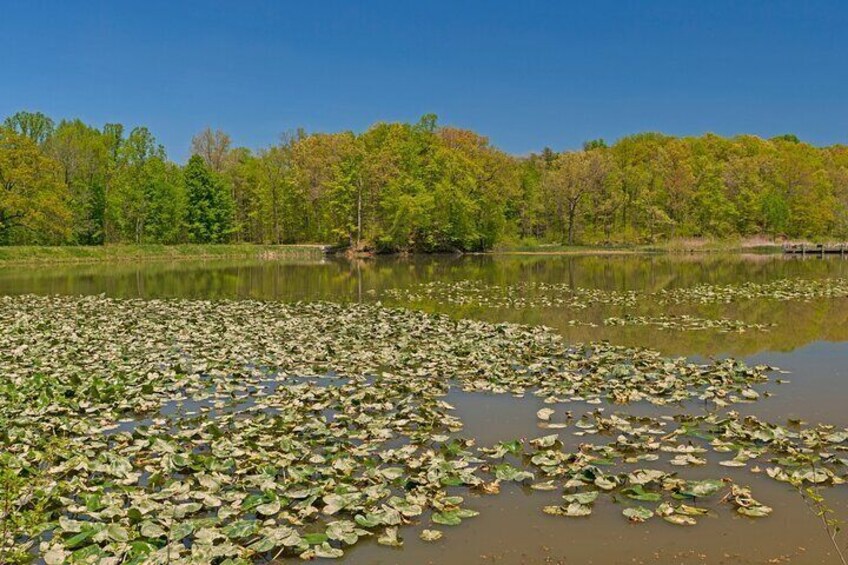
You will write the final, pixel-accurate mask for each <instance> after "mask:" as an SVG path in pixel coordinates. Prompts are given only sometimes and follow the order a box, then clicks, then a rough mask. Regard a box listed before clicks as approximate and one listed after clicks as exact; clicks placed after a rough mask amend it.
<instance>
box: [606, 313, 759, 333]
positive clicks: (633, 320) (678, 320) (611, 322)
mask: <svg viewBox="0 0 848 565" xmlns="http://www.w3.org/2000/svg"><path fill="white" fill-rule="evenodd" d="M604 325H605V326H655V327H657V328H659V329H661V330H676V331H684V332H690V331H703V330H716V331H719V332H736V333H743V332H746V331H759V332H765V331H768V330H769V328H771V327H772V326H771V325H769V324H752V323H748V322H743V321H742V320H729V319H726V318H719V319H715V320H714V319H709V318H699V317H697V316H689V315H688V314H684V315H681V316H671V315H668V316H633V315H629V314H628V315H625V316H622V317H620V318H605V319H604Z"/></svg>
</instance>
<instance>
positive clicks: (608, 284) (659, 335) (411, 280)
mask: <svg viewBox="0 0 848 565" xmlns="http://www.w3.org/2000/svg"><path fill="white" fill-rule="evenodd" d="M846 276H848V260H844V259H840V258H839V257H833V258H827V259H818V258H807V259H800V258H786V257H783V256H780V255H759V256H758V255H745V256H740V255H715V256H703V255H701V256H669V255H659V256H646V255H638V256H634V255H610V256H497V257H496V256H438V257H409V258H393V257H384V258H377V259H374V260H363V261H354V262H349V261H346V260H342V259H326V260H323V261H316V262H313V263H303V262H301V263H281V262H275V261H244V260H238V261H196V262H169V263H155V262H145V263H137V264H118V265H106V264H90V265H64V266H56V265H50V266H38V267H21V266H14V267H5V268H2V269H0V294H19V293H38V294H100V293H105V294H106V295H107V296H114V297H147V298H153V297H188V298H207V299H219V298H236V299H237V298H256V299H263V300H286V301H293V300H333V301H371V300H382V301H384V302H386V303H390V304H397V305H409V304H407V303H406V302H404V301H399V300H393V299H390V298H389V297H387V296H386V295H385V294H384V291H385V290H387V289H391V288H407V287H413V286H415V285H417V284H420V283H425V282H429V281H460V280H465V279H472V280H479V281H483V282H485V283H487V284H492V285H500V286H505V285H509V284H513V283H516V282H520V281H534V282H544V283H558V284H560V283H566V284H568V285H570V286H573V287H586V288H599V289H603V290H616V291H625V290H636V291H640V292H643V293H652V292H656V291H659V290H662V289H670V288H675V287H688V286H693V285H696V284H701V283H707V284H721V285H724V284H738V283H742V282H746V281H753V282H757V283H766V282H769V281H773V280H777V279H781V278H790V277H792V278H828V277H846ZM412 305H413V306H415V307H419V308H424V309H426V310H430V311H441V312H446V313H449V314H451V315H453V316H463V317H478V318H483V319H488V320H503V321H511V322H519V323H526V324H544V325H547V326H551V327H554V328H557V329H558V330H560V331H561V333H562V334H563V335H564V336H565V338H566V339H568V340H569V341H587V340H597V339H608V340H610V341H612V342H615V343H621V344H627V345H647V346H650V347H653V348H655V349H659V350H660V351H663V352H665V353H667V354H674V355H702V356H708V355H723V354H732V355H753V354H756V353H759V352H763V351H792V350H793V349H796V348H798V347H801V346H803V345H805V344H808V343H812V342H815V341H844V340H846V339H848V299H836V300H818V301H810V302H802V301H788V302H778V301H775V300H769V299H761V300H745V301H739V302H735V303H732V304H708V305H694V304H682V305H673V306H663V305H660V304H657V303H656V301H652V300H646V301H642V302H639V303H637V304H636V305H635V306H616V305H597V306H593V307H590V308H588V309H586V310H579V311H575V310H569V309H566V308H528V309H523V310H516V309H490V308H485V307H481V306H471V305H468V306H457V305H454V304H439V303H437V302H433V301H430V302H421V303H416V304H412ZM662 313H666V314H675V315H679V314H691V315H697V316H701V317H705V318H731V319H739V320H743V321H745V322H749V323H758V324H775V327H773V328H771V329H770V330H769V331H768V332H765V333H763V332H758V331H748V332H744V333H721V332H719V331H710V330H704V331H694V332H679V331H670V330H662V329H659V328H649V327H644V326H621V327H604V326H603V320H604V319H605V318H607V317H612V316H621V315H623V314H633V315H637V316H650V315H658V314H662ZM571 320H581V321H585V322H593V323H595V324H597V325H598V326H599V327H589V326H585V325H578V326H574V325H570V324H569V322H570V321H571Z"/></svg>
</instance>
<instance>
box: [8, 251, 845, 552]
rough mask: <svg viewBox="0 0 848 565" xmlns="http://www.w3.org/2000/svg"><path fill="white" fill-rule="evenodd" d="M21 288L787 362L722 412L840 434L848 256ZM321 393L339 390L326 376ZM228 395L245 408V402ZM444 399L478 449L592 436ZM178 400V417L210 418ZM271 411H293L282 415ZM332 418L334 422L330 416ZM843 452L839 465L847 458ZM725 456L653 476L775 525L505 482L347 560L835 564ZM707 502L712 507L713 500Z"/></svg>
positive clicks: (544, 259)
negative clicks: (748, 505) (224, 303)
mask: <svg viewBox="0 0 848 565" xmlns="http://www.w3.org/2000/svg"><path fill="white" fill-rule="evenodd" d="M29 294H34V295H40V296H53V295H62V296H77V295H90V296H98V295H104V296H105V297H108V298H118V299H130V298H131V299H144V300H150V299H165V298H168V299H170V298H180V299H203V300H211V301H219V300H223V299H226V300H236V301H242V300H257V301H273V302H285V303H292V302H298V301H305V302H313V301H330V302H337V303H343V304H350V303H363V304H370V305H373V304H376V303H380V304H382V305H385V306H390V307H405V308H411V309H414V310H420V311H424V312H427V313H441V314H447V315H448V316H450V317H452V318H455V319H473V320H480V321H484V322H491V323H501V322H511V323H517V324H523V325H531V326H540V325H541V326H546V327H548V328H551V330H552V331H553V332H554V333H556V334H557V335H559V336H561V337H562V340H563V342H564V343H565V344H578V343H589V342H599V341H608V342H609V343H611V344H613V345H621V346H629V347H636V348H649V349H651V350H656V351H658V352H660V353H661V354H662V355H664V356H668V357H678V356H682V357H686V358H687V359H688V360H689V361H691V362H694V363H711V362H713V361H716V360H721V359H725V358H728V357H734V358H738V359H740V360H742V361H744V362H746V363H747V364H748V365H750V366H755V365H769V366H774V367H778V368H779V369H781V370H782V371H786V372H788V374H783V373H780V374H777V375H771V381H770V382H769V383H768V384H767V385H764V386H761V387H758V388H757V390H758V391H759V393H754V394H758V395H761V396H759V398H758V399H757V401H756V402H744V401H743V402H741V403H739V404H735V405H732V406H729V407H728V409H731V410H736V411H737V412H739V413H740V414H741V415H740V418H744V417H745V416H747V415H751V416H755V417H757V418H759V419H761V420H763V421H767V422H771V423H774V424H780V425H782V426H789V427H792V426H795V425H797V424H798V422H799V421H800V422H803V424H802V425H804V426H815V425H818V424H829V425H833V426H835V429H842V428H845V427H848V410H846V408H845V407H846V405H848V403H846V399H848V397H846V394H845V390H846V389H845V386H846V384H848V298H846V296H848V260H844V259H841V258H839V257H832V258H812V257H809V258H800V257H783V256H779V255H723V254H721V255H719V254H717V255H685V256H676V255H624V254H622V255H562V256H538V255H504V256H493V255H466V256H425V257H421V256H411V257H400V258H398V257H379V258H375V259H363V260H354V261H348V260H344V259H339V258H325V259H321V260H315V261H312V262H310V261H298V262H276V261H259V260H257V261H245V260H237V261H224V260H221V261H190V262H180V263H172V262H169V263H159V262H141V263H134V264H108V265H107V264H84V265H50V266H15V267H3V268H0V295H8V296H20V295H29ZM62 307H64V306H62ZM133 308H136V307H135V306H134V307H133ZM138 308H142V307H141V306H138ZM133 311H135V310H133ZM204 311H205V310H204ZM222 319H223V318H222ZM269 320H270V318H269ZM717 321H722V322H717ZM234 331H235V330H234ZM375 347H379V343H375ZM332 361H333V360H329V363H330V364H332ZM775 377H777V378H775ZM778 379H782V380H783V381H785V382H783V384H779V382H778ZM464 382H465V383H466V385H467V384H468V382H469V381H464ZM253 385H255V387H254V389H252V392H251V394H254V396H256V397H257V398H260V397H261V395H262V394H268V397H269V398H270V397H272V396H274V395H275V394H278V391H276V390H275V389H274V388H273V387H269V388H267V389H263V388H262V384H261V381H260V380H257V381H255V382H254V383H253ZM253 385H252V386H253ZM320 385H321V387H331V386H336V385H334V383H333V379H332V378H330V379H326V380H322V382H321V383H320ZM310 386H311V385H310ZM339 386H341V385H339ZM741 390H742V389H740V391H741ZM257 391H258V392H257ZM195 392H196V391H195ZM230 392H231V393H232V394H231V395H232V396H233V397H235V395H236V394H237V392H238V391H237V389H234V391H230ZM743 392H744V391H743ZM245 394H247V392H246V393H245ZM257 395H258V396H257ZM275 398H276V397H275ZM441 398H442V400H444V401H445V402H447V403H448V404H449V405H450V406H451V407H452V408H453V410H452V411H451V416H453V417H455V418H457V419H458V420H460V421H461V423H462V429H461V434H459V435H461V437H463V438H473V440H474V444H475V445H476V446H493V445H497V444H498V442H510V441H512V440H515V439H522V438H523V439H532V438H537V437H539V436H545V435H546V434H549V433H551V432H552V431H555V432H558V433H559V435H560V440H559V441H561V442H562V444H563V447H564V448H565V449H573V450H578V449H579V446H580V443H581V442H582V441H584V439H587V438H585V437H584V436H581V435H575V434H574V432H575V428H574V427H573V426H569V427H568V428H563V429H557V428H555V429H553V430H549V429H547V428H548V424H547V420H546V419H545V418H542V417H540V416H538V414H537V413H539V411H540V410H543V409H544V408H545V407H546V406H548V405H549V404H547V403H546V402H545V400H544V398H543V397H541V396H536V395H533V394H522V395H517V394H492V393H491V392H487V391H486V390H475V389H474V387H473V386H462V385H461V384H456V383H454V384H453V385H451V386H450V387H448V389H447V393H446V395H445V396H442V397H441ZM746 398H747V397H746ZM752 398H753V397H752ZM587 399H590V396H589V395H585V394H584V395H583V397H582V400H578V401H573V402H565V403H563V404H562V405H553V407H554V408H555V409H556V410H557V412H558V414H557V415H556V416H554V419H556V418H558V417H560V416H561V414H562V413H563V410H565V409H568V410H569V412H573V414H574V416H575V418H580V417H581V415H583V414H585V413H590V412H593V411H596V410H598V409H602V410H603V411H604V412H603V414H605V415H606V416H610V415H612V414H613V413H617V414H622V415H627V416H632V417H636V416H643V415H644V416H649V417H653V418H659V417H661V416H669V417H670V416H672V415H677V414H682V413H685V414H690V415H694V416H704V415H708V414H712V413H713V412H714V409H715V407H707V406H706V403H704V405H703V406H702V405H701V403H699V402H697V401H695V402H692V401H689V400H687V401H683V402H679V403H669V404H665V405H659V406H657V405H655V404H652V403H650V402H647V401H645V399H642V400H640V401H636V402H632V403H629V404H625V405H619V404H616V405H613V404H610V403H608V402H607V400H606V399H604V400H603V402H601V403H600V404H596V403H594V402H586V400H587ZM743 400H744V399H743ZM251 402H252V401H251ZM173 406H174V405H173V404H172V403H171V404H168V405H167V410H165V408H166V407H163V410H165V411H164V412H163V414H165V416H168V415H169V414H170V412H168V411H171V412H173V411H174V407H173ZM178 406H179V407H178V408H177V409H176V410H177V411H180V410H182V411H184V412H186V411H187V412H195V413H197V414H200V413H205V414H207V415H209V414H212V413H213V411H210V412H203V411H202V410H200V409H196V410H190V409H189V407H188V405H187V404H185V403H178ZM210 406H211V404H210ZM233 406H236V405H233ZM248 406H249V404H248V403H245V404H240V405H237V406H236V407H237V408H238V409H244V408H246V407H248ZM195 408H196V407H195ZM219 408H220V406H219ZM228 410H232V407H230V408H228ZM274 410H280V411H284V410H285V405H284V404H282V403H280V404H279V405H275V408H274ZM222 412H226V410H223V411H222ZM253 413H254V414H255V412H253ZM595 414H596V415H597V414H600V413H599V412H596V413H595ZM165 416H163V417H165ZM325 416H326V417H327V419H328V421H332V419H333V417H334V415H333V414H329V415H327V414H325ZM154 419H155V418H154ZM669 421H670V420H669ZM144 423H145V424H149V423H150V419H149V418H148V419H145V421H144ZM134 425H135V424H131V425H128V424H127V423H126V422H125V423H123V424H122V426H123V427H121V428H120V429H119V431H122V432H127V433H130V432H132V430H133V426H134ZM452 431H453V432H456V431H457V430H452ZM614 437H615V436H614V435H613V438H614ZM684 443H685V442H684ZM690 443H691V442H690ZM681 445H683V444H681ZM835 450H836V451H838V452H840V453H841V455H840V457H842V458H845V457H846V455H845V453H844V452H845V451H846V450H848V448H845V447H843V446H842V445H839V446H838V447H837V448H835ZM681 453H683V451H681ZM732 456H733V454H732V453H731V454H729V455H727V456H724V457H716V456H715V454H713V453H708V454H707V455H705V456H704V457H705V459H707V462H706V463H705V464H697V465H690V466H683V467H678V466H675V465H673V464H669V463H668V462H666V461H663V462H657V463H656V464H654V465H653V468H655V469H660V470H662V471H664V472H668V473H673V472H677V473H679V474H680V475H684V476H685V477H686V478H687V479H689V480H701V479H709V478H715V479H719V478H729V479H732V480H733V482H734V483H737V484H739V485H746V486H750V487H751V488H752V490H753V493H754V496H755V498H756V499H757V500H758V501H760V502H762V503H763V504H766V505H768V506H769V507H771V508H772V509H773V512H772V513H771V514H770V515H769V516H768V517H765V518H761V519H752V518H750V517H748V516H743V515H739V514H736V513H733V512H731V511H727V510H723V511H722V510H718V511H711V512H710V514H709V515H706V516H703V517H700V516H699V517H698V520H697V521H698V524H697V526H694V527H681V526H679V525H675V524H672V523H669V522H668V521H662V520H658V519H657V518H654V519H653V520H649V521H647V522H645V523H630V522H629V521H628V520H627V519H625V518H623V516H622V511H621V509H622V505H621V500H619V499H616V497H615V496H613V497H610V498H602V499H598V500H597V502H595V503H594V506H593V512H592V515H591V516H588V517H585V518H572V517H566V516H558V515H549V514H546V513H545V512H543V511H542V508H543V507H546V506H550V505H558V504H562V490H561V489H560V490H553V491H546V490H536V489H532V488H530V482H528V481H523V482H522V481H518V482H516V481H508V480H505V481H503V482H502V484H501V488H500V493H499V494H498V495H496V496H491V495H486V494H480V493H478V492H468V490H467V489H466V490H465V491H463V492H459V491H457V492H456V493H454V492H451V494H459V495H461V496H464V497H465V503H464V506H465V507H467V508H470V509H472V510H474V511H476V512H479V515H478V516H476V517H473V518H472V519H467V520H462V522H461V524H459V525H455V526H437V527H438V529H439V530H440V531H442V532H443V537H442V538H441V539H440V540H438V541H435V542H433V541H423V540H422V539H421V538H420V537H419V536H420V534H421V532H422V530H424V529H427V528H429V529H433V526H434V525H433V524H432V523H431V522H429V521H428V520H425V519H421V520H420V521H416V520H410V522H412V523H411V525H407V526H402V527H401V528H400V529H399V531H398V535H399V536H400V537H401V538H402V539H403V546H402V547H386V546H385V545H381V544H378V543H377V542H376V538H377V536H376V535H375V536H373V537H368V538H363V539H362V540H360V541H359V542H358V543H356V544H353V545H350V546H349V547H347V548H345V556H344V558H345V559H347V560H349V561H350V562H355V563H457V564H460V563H474V562H492V563H540V562H545V563H672V562H673V563H704V562H707V563H784V562H786V563H789V562H792V563H838V562H839V558H838V556H837V555H836V553H835V551H834V548H833V545H832V544H831V543H830V540H829V539H828V534H827V533H826V532H825V530H824V528H823V527H822V524H821V522H820V521H819V519H818V518H817V517H816V516H815V515H814V513H813V512H812V511H811V510H810V508H809V507H808V504H809V501H805V500H804V499H803V498H802V497H801V496H800V495H799V493H798V492H797V490H796V489H795V488H793V487H792V486H791V485H789V484H787V483H785V482H779V481H774V480H772V479H770V478H769V477H768V476H766V473H765V472H761V473H752V472H750V466H748V467H742V466H740V467H730V466H720V465H718V462H719V461H720V460H721V459H729V458H732ZM763 467H764V470H765V465H763ZM843 467H844V466H843ZM625 470H626V471H632V470H633V467H632V466H631V467H628V468H626V469H625ZM841 476H843V477H844V476H845V470H844V468H843V469H842V471H841ZM835 482H837V481H835ZM452 488H454V487H452ZM845 491H846V488H845V487H844V486H842V485H840V484H836V485H835V486H832V487H830V488H828V487H825V488H823V489H822V490H821V492H822V494H823V495H824V496H825V499H826V504H827V505H828V506H829V507H830V508H832V509H833V510H834V511H835V513H836V515H837V516H838V517H841V518H843V519H848V493H846V492H845ZM708 506H709V507H711V508H720V504H719V503H718V502H717V501H713V502H712V503H711V504H710V505H708ZM839 539H840V540H841V545H842V546H843V547H844V546H845V545H846V543H848V539H846V538H845V537H844V536H843V537H840V538H839Z"/></svg>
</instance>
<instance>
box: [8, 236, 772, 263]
mask: <svg viewBox="0 0 848 565" xmlns="http://www.w3.org/2000/svg"><path fill="white" fill-rule="evenodd" d="M723 253H727V254H753V255H782V254H783V244H777V243H772V244H764V243H762V242H757V243H755V244H751V243H746V242H744V241H742V242H739V241H736V242H730V241H728V242H720V241H715V242H697V243H694V244H693V243H685V242H668V243H664V244H657V245H632V246H628V245H622V246H601V245H599V246H592V245H585V246H584V245H575V246H559V245H538V246H514V247H510V246H504V247H501V248H495V249H491V250H488V251H468V252H453V253H450V252H447V253H415V252H411V253H410V252H406V253H386V254H375V253H355V254H351V253H350V250H345V249H343V248H340V247H338V246H331V245H322V244H295V245H264V244H254V243H233V244H179V245H159V244H142V245H127V244H116V245H102V246H72V245H67V246H9V247H0V267H2V266H14V265H49V264H62V263H64V264H68V263H71V264H73V263H77V264H84V263H102V262H111V263H127V262H132V261H151V260H210V259H233V258H242V259H257V260H278V259H312V260H315V259H323V258H324V257H328V256H332V257H343V258H348V259H369V258H376V257H390V256H436V255H445V254H448V255H474V256H495V257H496V256H508V255H522V256H572V255H597V256H607V255H608V256H615V255H621V256H627V255H714V254H723Z"/></svg>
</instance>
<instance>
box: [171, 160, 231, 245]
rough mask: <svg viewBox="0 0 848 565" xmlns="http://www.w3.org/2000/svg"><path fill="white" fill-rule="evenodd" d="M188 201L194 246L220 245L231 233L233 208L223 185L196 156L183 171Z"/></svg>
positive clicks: (188, 216) (188, 220)
mask: <svg viewBox="0 0 848 565" xmlns="http://www.w3.org/2000/svg"><path fill="white" fill-rule="evenodd" d="M183 177H184V182H185V189H186V195H187V200H188V214H187V222H188V236H189V240H190V241H192V242H195V243H223V242H225V241H227V240H228V238H229V236H230V234H231V233H232V214H233V209H232V208H233V207H232V201H231V199H230V195H229V193H228V192H227V189H226V187H225V186H224V183H223V182H222V181H221V179H220V178H219V177H217V176H216V175H215V174H213V173H212V172H211V171H209V169H207V168H206V165H205V164H204V162H203V159H202V158H201V157H200V156H198V155H193V156H192V157H191V158H190V159H189V160H188V164H187V165H186V167H185V170H184V171H183Z"/></svg>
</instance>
